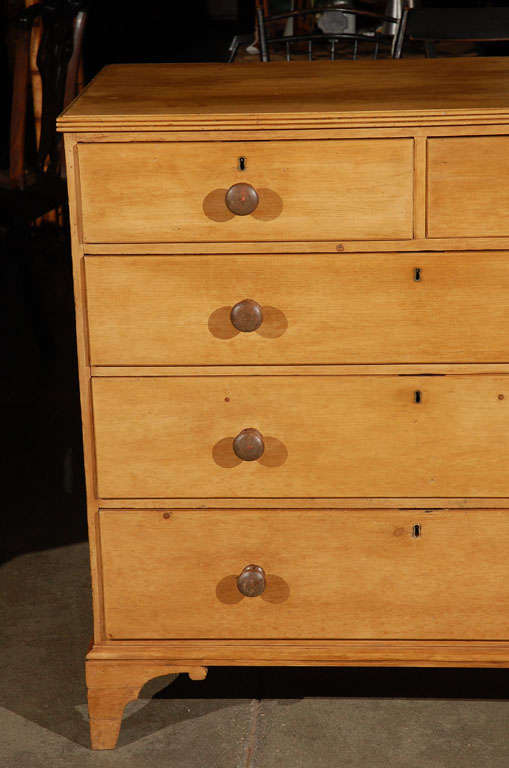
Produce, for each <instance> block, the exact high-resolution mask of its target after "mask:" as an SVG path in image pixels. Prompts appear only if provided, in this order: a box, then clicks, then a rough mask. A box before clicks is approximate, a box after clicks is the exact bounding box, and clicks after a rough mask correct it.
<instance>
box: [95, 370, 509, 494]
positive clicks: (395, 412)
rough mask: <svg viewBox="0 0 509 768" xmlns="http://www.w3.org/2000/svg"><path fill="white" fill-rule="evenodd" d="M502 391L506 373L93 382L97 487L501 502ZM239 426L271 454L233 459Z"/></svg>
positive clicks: (507, 435)
mask: <svg viewBox="0 0 509 768" xmlns="http://www.w3.org/2000/svg"><path fill="white" fill-rule="evenodd" d="M508 387H509V379H508V378H507V377H505V376H475V377H468V376H464V377H460V376H459V377H455V376H445V377H430V378H429V379H424V378H422V377H411V376H405V377H369V376H365V377H347V376H341V377H337V378H335V377H320V376H310V377H274V378H272V377H270V376H266V377H249V376H246V377H242V376H228V377H226V376H225V377H210V378H196V377H192V376H190V377H182V378H176V377H175V378H169V377H168V378H163V377H158V378H139V379H134V378H124V379H123V378H119V377H117V378H110V379H108V378H96V379H94V380H93V400H94V416H95V434H96V452H97V473H98V493H99V495H100V496H102V497H103V498H108V497H122V498H127V497H134V498H135V497H172V496H175V497H179V498H180V497H186V496H187V497H189V498H193V497H215V496H220V497H225V496H228V497H232V498H236V497H237V498H242V497H251V498H252V497H258V498H260V499H262V498H264V497H271V498H272V497H306V496H312V497H321V496H324V497H331V496H336V497H345V496H346V497H348V496H363V497H365V496H373V497H376V496H382V497H385V496H416V497H418V496H462V497H467V496H470V497H475V496H482V497H484V496H486V497H497V496H505V497H507V496H509V476H508V473H507V462H506V459H505V457H506V456H507V455H508V453H509V429H508V427H509V411H508V410H507V407H508V403H509V391H508ZM417 389H419V390H420V391H421V392H422V401H421V402H420V403H419V404H417V403H415V402H414V392H415V390H417ZM499 395H502V397H503V398H504V399H499ZM246 427H254V428H256V429H258V430H259V431H260V432H261V433H262V435H263V436H264V441H265V446H266V450H265V453H264V456H263V457H262V459H260V460H259V461H253V462H242V463H240V460H238V459H237V458H236V457H235V455H234V454H233V449H232V441H233V437H234V436H235V435H237V434H238V432H239V431H240V430H241V429H244V428H246Z"/></svg>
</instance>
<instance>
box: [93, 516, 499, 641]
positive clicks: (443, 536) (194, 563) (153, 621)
mask: <svg viewBox="0 0 509 768" xmlns="http://www.w3.org/2000/svg"><path fill="white" fill-rule="evenodd" d="M416 534H419V535H416ZM100 539H101V558H102V563H103V589H104V604H105V626H106V633H107V636H108V637H109V638H118V639H121V638H125V639H130V638H207V637H209V638H357V639H360V638H366V639H367V638H416V637H418V638H421V639H426V638H427V639H431V638H435V639H436V638H440V639H453V638H458V639H462V640H467V639H488V640H490V639H493V640H502V639H504V640H505V639H507V638H508V637H509V578H508V577H509V565H508V560H507V551H508V548H509V514H508V513H507V511H505V510H501V511H491V510H490V511H478V510H473V511H469V512H460V511H454V512H448V511H437V512H431V513H426V512H423V511H422V510H393V511H391V510H384V511H380V510H375V511H370V512H366V511H362V510H356V511H350V510H345V511H341V512H339V511H337V510H334V511H328V510H327V511H323V510H321V511H312V512H311V511H307V510H304V511H295V510H286V511H278V510H271V511H265V510H256V511H246V510H240V511H211V510H208V511H203V510H193V511H175V512H171V513H170V512H165V511H162V510H152V511H146V510H143V511H140V510H137V511H133V510H127V511H126V510H117V511H111V510H103V511H101V512H100ZM248 565H258V566H259V567H260V568H261V569H262V572H260V571H258V574H260V578H259V580H258V581H257V583H256V586H257V587H258V589H257V590H256V591H258V592H259V591H260V590H263V591H261V594H259V595H258V596H256V597H246V596H244V595H243V594H242V593H241V592H240V591H239V588H238V586H237V577H238V576H239V575H241V574H243V577H242V578H241V586H243V587H244V589H245V586H246V585H248V579H247V575H246V571H244V569H245V568H246V566H248ZM242 582H243V583H242Z"/></svg>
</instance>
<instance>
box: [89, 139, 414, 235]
mask: <svg viewBox="0 0 509 768" xmlns="http://www.w3.org/2000/svg"><path fill="white" fill-rule="evenodd" d="M78 152H79V169H80V180H81V201H82V223H83V238H84V240H85V242H90V243H100V242H104V243H110V242H113V243H119V242H127V243H137V242H182V241H189V242H194V241H196V242H202V241H234V242H235V241H239V242H240V241H250V240H253V241H258V240H259V241H264V240H265V241H274V240H279V241H288V240H329V239H332V240H336V239H340V240H341V239H346V238H348V239H373V240H383V239H395V238H410V237H412V215H413V214H412V206H413V202H412V201H413V188H412V184H413V141H412V140H411V139H373V140H371V139H357V140H344V141H343V140H340V141H338V140H336V141H335V140H327V141H323V140H322V141H274V142H270V141H252V142H180V143H177V142H150V143H149V142H127V143H118V144H115V143H103V144H87V143H82V144H80V145H79V150H78ZM241 157H244V158H245V170H244V171H241V170H239V158H241ZM98 180H100V182H99V183H98ZM237 183H243V184H249V185H251V186H252V187H253V188H254V189H255V190H256V193H257V195H258V201H259V202H258V206H257V208H256V209H255V210H254V211H253V212H252V213H250V214H248V215H237V214H234V213H232V212H231V211H230V210H229V209H228V208H227V206H226V202H225V195H226V192H227V191H228V190H229V189H230V187H231V186H233V185H234V184H237Z"/></svg>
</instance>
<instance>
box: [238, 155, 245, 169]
mask: <svg viewBox="0 0 509 768" xmlns="http://www.w3.org/2000/svg"><path fill="white" fill-rule="evenodd" d="M245 170H246V158H245V157H239V171H245Z"/></svg>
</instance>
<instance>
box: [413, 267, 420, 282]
mask: <svg viewBox="0 0 509 768" xmlns="http://www.w3.org/2000/svg"><path fill="white" fill-rule="evenodd" d="M414 280H415V282H416V283H420V282H421V268H420V267H416V268H415V269H414Z"/></svg>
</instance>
